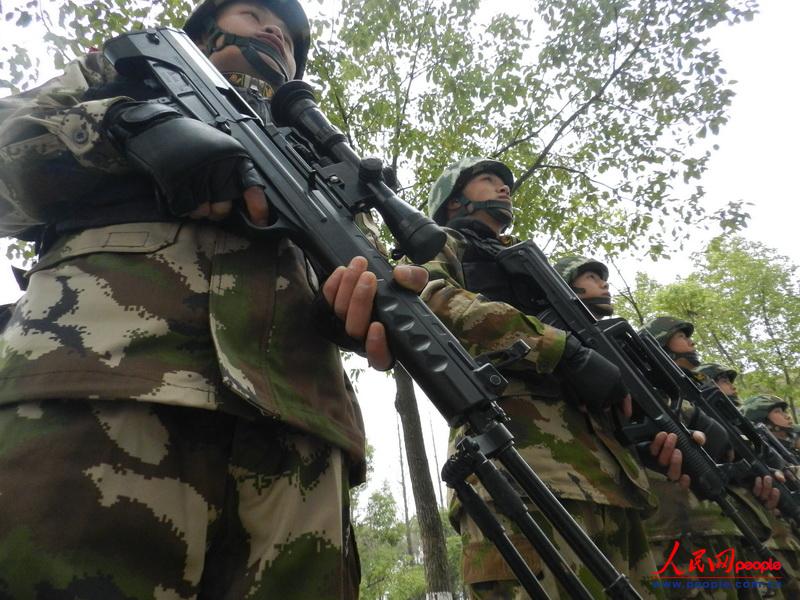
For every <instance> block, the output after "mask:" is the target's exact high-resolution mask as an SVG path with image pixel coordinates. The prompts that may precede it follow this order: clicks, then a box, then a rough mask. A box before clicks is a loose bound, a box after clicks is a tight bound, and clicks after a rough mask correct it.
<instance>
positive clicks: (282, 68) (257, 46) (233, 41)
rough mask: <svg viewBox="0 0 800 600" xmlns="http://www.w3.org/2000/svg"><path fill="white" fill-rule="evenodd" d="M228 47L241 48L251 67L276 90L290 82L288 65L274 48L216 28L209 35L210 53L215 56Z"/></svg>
mask: <svg viewBox="0 0 800 600" xmlns="http://www.w3.org/2000/svg"><path fill="white" fill-rule="evenodd" d="M220 39H222V45H221V46H219V47H217V42H218V41H219V40H220ZM228 46H236V47H237V48H239V50H240V51H241V53H242V56H243V57H244V58H245V60H246V61H247V62H248V63H249V64H250V66H251V67H253V69H255V70H256V72H257V73H258V74H259V75H260V76H261V77H263V78H264V80H266V81H267V82H269V83H270V84H272V85H273V86H274V87H275V89H277V88H279V87H280V86H282V85H283V84H284V83H286V82H287V81H289V75H288V73H287V71H286V63H285V62H284V60H283V56H281V53H280V52H279V51H278V50H277V49H276V48H275V47H274V46H271V45H270V44H267V43H265V42H262V41H261V40H257V39H255V38H251V37H244V36H241V35H236V34H233V33H228V32H227V31H223V30H222V29H220V28H219V27H214V29H213V30H212V31H211V33H210V35H209V38H208V43H207V44H206V49H207V50H208V53H209V54H213V53H214V52H219V51H220V50H222V49H223V48H226V47H228ZM261 54H265V55H267V56H269V57H270V58H271V59H272V60H273V62H274V63H275V64H276V65H277V67H278V69H279V70H276V69H275V68H274V67H273V66H272V65H271V64H268V63H267V62H266V61H265V60H264V59H263V58H262V57H261Z"/></svg>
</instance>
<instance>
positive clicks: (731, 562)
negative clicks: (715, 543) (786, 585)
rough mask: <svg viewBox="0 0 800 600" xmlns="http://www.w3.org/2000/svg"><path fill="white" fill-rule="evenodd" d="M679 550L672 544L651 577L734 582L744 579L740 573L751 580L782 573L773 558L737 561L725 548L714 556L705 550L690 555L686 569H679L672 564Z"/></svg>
mask: <svg viewBox="0 0 800 600" xmlns="http://www.w3.org/2000/svg"><path fill="white" fill-rule="evenodd" d="M680 546H681V543H680V542H679V541H678V540H675V545H674V546H672V551H671V552H670V554H669V558H667V560H666V562H665V563H664V565H663V566H662V567H661V568H660V569H659V570H658V571H654V572H653V575H656V576H659V577H661V578H669V579H682V578H687V579H689V578H691V579H698V578H701V579H709V578H714V579H718V578H719V579H737V578H742V577H744V576H743V575H739V573H742V572H747V573H752V574H753V575H750V577H752V576H754V575H755V576H760V577H763V576H764V574H765V573H772V571H780V570H781V563H780V561H777V560H774V559H773V558H770V559H769V560H764V561H749V560H747V561H742V560H736V552H735V550H734V549H733V548H726V549H725V550H723V551H722V552H719V553H717V554H716V555H711V554H708V552H707V551H706V549H705V548H701V549H699V550H695V551H694V552H692V554H691V558H690V559H689V563H688V564H687V565H685V566H683V565H678V564H676V562H675V555H676V554H677V553H678V549H679V548H680ZM668 571H669V572H668ZM773 576H774V575H773Z"/></svg>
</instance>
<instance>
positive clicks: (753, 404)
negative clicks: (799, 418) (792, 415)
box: [741, 395, 800, 599]
mask: <svg viewBox="0 0 800 600" xmlns="http://www.w3.org/2000/svg"><path fill="white" fill-rule="evenodd" d="M787 406H788V404H787V403H786V402H784V401H783V400H781V399H780V398H778V397H777V396H770V395H759V396H755V397H753V398H748V399H747V400H746V401H745V402H744V404H743V406H742V408H741V410H742V413H743V414H744V415H745V416H746V417H747V418H748V419H750V420H751V421H753V422H754V423H765V424H767V425H768V426H769V427H771V428H772V429H773V432H774V433H780V432H777V431H774V430H775V429H777V428H776V426H775V425H773V424H772V423H771V422H770V421H769V419H767V415H768V414H769V412H770V411H771V410H772V409H773V408H776V407H783V408H786V407H787ZM794 429H795V431H796V430H797V426H796V425H795V426H794ZM784 433H786V432H784ZM779 440H780V438H779ZM780 441H781V442H783V443H785V440H780ZM790 449H791V447H790ZM767 518H768V519H769V522H770V528H771V530H772V535H771V536H770V538H769V539H768V540H767V541H766V542H765V544H766V546H767V548H769V549H770V550H771V551H773V552H774V553H775V554H776V556H777V557H778V558H779V559H780V561H781V563H782V564H783V567H784V569H785V570H786V571H787V572H788V573H789V575H790V576H791V577H792V581H790V582H784V585H783V588H782V590H781V593H775V594H774V595H770V596H768V597H770V598H773V597H774V598H779V597H784V598H787V599H791V598H800V583H799V582H800V539H798V537H797V535H796V534H795V533H794V531H793V530H792V528H791V527H790V526H789V525H788V524H787V523H786V521H785V520H783V519H780V518H778V517H775V516H774V515H771V514H767Z"/></svg>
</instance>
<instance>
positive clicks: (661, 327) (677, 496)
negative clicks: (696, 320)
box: [644, 317, 769, 600]
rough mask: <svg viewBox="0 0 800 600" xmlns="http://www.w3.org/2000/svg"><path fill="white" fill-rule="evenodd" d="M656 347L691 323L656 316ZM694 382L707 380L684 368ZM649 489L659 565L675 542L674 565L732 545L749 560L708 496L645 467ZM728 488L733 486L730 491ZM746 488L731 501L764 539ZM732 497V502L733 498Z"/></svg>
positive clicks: (718, 599) (726, 592)
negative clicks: (700, 496)
mask: <svg viewBox="0 0 800 600" xmlns="http://www.w3.org/2000/svg"><path fill="white" fill-rule="evenodd" d="M645 329H646V330H648V331H649V332H650V333H651V334H653V336H654V337H655V338H656V340H657V341H658V342H660V343H661V345H662V346H666V344H667V342H668V340H669V338H670V337H671V336H672V334H673V333H675V332H676V331H679V330H680V331H684V332H685V333H686V335H687V336H691V334H692V333H693V332H694V326H693V325H692V324H691V323H688V322H686V321H681V320H679V319H676V318H674V317H659V318H657V319H654V320H653V321H651V322H649V323H648V324H646V325H645ZM686 373H687V375H688V376H690V377H691V378H693V379H694V380H695V381H696V382H697V383H698V385H700V386H701V387H702V386H705V385H708V384H709V383H710V382H709V380H708V378H707V377H705V376H704V375H703V374H702V373H697V372H691V371H686ZM646 472H647V477H648V479H649V480H650V484H651V486H652V488H653V491H654V492H655V493H656V494H657V495H658V498H659V505H658V510H657V511H656V512H655V513H654V514H653V515H652V516H650V517H648V518H647V519H646V520H645V522H644V526H645V530H646V531H647V537H648V540H650V543H651V546H652V548H653V553H654V555H655V556H656V562H658V563H659V565H663V564H664V563H665V562H666V560H667V558H668V557H669V555H670V553H671V551H672V548H673V545H674V543H675V541H676V540H677V541H679V542H680V550H679V552H678V554H677V555H676V557H675V562H676V564H679V565H687V564H688V563H689V560H690V559H691V557H692V553H694V552H696V551H700V550H705V552H706V555H707V556H715V555H716V554H718V553H720V552H722V551H724V550H726V549H728V548H733V549H734V551H735V553H736V556H737V557H741V558H742V559H744V560H747V559H748V557H749V559H750V560H753V559H754V558H755V557H754V555H753V552H752V551H751V550H750V549H749V548H748V547H747V545H746V543H745V542H744V540H743V538H742V534H741V532H740V531H739V529H738V528H737V527H736V525H734V523H733V522H732V521H731V520H730V519H729V518H728V517H726V516H725V515H724V514H723V512H722V510H721V509H720V508H719V506H718V505H717V504H716V503H714V502H712V501H710V500H699V499H698V498H697V496H695V495H694V494H693V493H692V492H691V491H689V490H684V489H681V488H680V487H679V486H676V485H674V484H673V483H672V482H670V481H668V480H667V479H666V477H664V476H663V475H662V474H660V473H658V472H656V471H652V470H650V469H647V470H646ZM732 491H733V490H732ZM749 495H750V494H749V491H746V490H737V491H736V493H735V495H733V496H734V497H733V498H732V500H734V501H735V502H736V504H737V508H738V509H739V510H740V512H741V513H742V514H743V516H745V517H746V518H747V520H748V522H750V524H751V526H753V527H755V529H756V531H758V532H759V533H761V534H762V535H763V537H764V538H766V536H768V535H769V530H768V529H767V527H768V525H767V523H766V521H764V517H763V511H762V510H761V509H760V508H759V507H757V506H753V505H752V504H750V503H749V501H748V500H744V499H745V498H747V496H749ZM737 500H738V502H737ZM666 595H667V597H668V598H674V599H679V598H680V599H683V598H698V599H701V598H702V599H709V600H711V599H713V600H723V599H724V600H735V599H737V598H739V599H742V600H745V599H748V600H750V599H752V600H755V599H757V598H759V597H760V595H759V594H758V593H757V592H755V591H753V590H749V589H740V590H739V591H738V592H737V590H736V589H735V587H731V588H730V589H719V590H702V589H699V588H696V589H692V590H688V589H667V591H666Z"/></svg>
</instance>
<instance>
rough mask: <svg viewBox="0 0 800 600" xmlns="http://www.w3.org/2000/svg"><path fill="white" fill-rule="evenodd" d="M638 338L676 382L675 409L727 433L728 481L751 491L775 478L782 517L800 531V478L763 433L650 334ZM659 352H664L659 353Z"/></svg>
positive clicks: (642, 334) (641, 334) (722, 395)
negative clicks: (696, 411) (692, 411)
mask: <svg viewBox="0 0 800 600" xmlns="http://www.w3.org/2000/svg"><path fill="white" fill-rule="evenodd" d="M639 335H640V337H641V338H642V341H643V342H644V343H645V344H646V345H647V346H649V347H650V349H651V350H652V351H653V353H654V354H655V355H657V356H658V357H659V363H660V366H661V368H662V369H663V370H664V371H665V372H667V373H668V374H669V375H668V376H669V377H670V379H671V380H672V381H674V382H675V385H676V388H675V391H674V392H673V394H672V395H671V398H672V399H673V400H672V405H673V407H674V406H677V405H678V403H680V402H688V403H689V404H691V405H692V406H695V407H697V408H700V410H702V411H703V412H704V413H705V414H706V415H708V416H709V417H711V418H713V419H714V420H716V421H717V422H718V423H719V424H720V425H722V427H724V428H725V430H726V431H727V433H728V442H729V443H730V444H731V447H732V448H733V452H734V459H733V460H732V461H730V462H727V463H724V464H723V465H720V468H723V469H725V472H726V477H727V480H728V481H729V482H738V483H743V484H744V485H746V486H748V487H749V486H750V485H752V483H753V479H754V478H756V477H765V476H770V477H772V479H773V487H775V488H777V489H778V490H780V499H779V500H778V509H779V510H780V515H781V517H782V518H784V519H786V520H787V521H789V523H790V524H791V525H792V527H793V528H794V529H795V530H798V529H799V528H798V526H799V525H800V493H798V485H797V478H796V477H794V474H793V473H792V472H791V471H790V470H789V469H788V468H787V467H788V464H787V461H786V460H785V459H784V458H783V456H782V455H781V454H780V453H779V452H778V451H777V450H776V448H775V447H773V445H772V444H770V443H769V441H768V438H767V437H766V436H765V435H764V434H763V432H760V431H759V430H758V429H757V428H756V426H755V425H754V424H753V423H752V422H751V421H750V420H749V419H748V418H747V417H745V416H744V415H743V414H742V413H741V412H740V411H739V409H738V408H737V407H736V405H735V404H734V403H733V402H732V401H731V399H730V398H728V397H727V396H726V395H725V394H724V393H722V391H721V390H720V389H719V388H718V387H717V386H716V385H714V384H713V383H712V384H711V385H708V386H704V387H701V386H700V385H699V384H698V382H696V381H695V380H694V379H692V378H690V377H689V376H688V375H687V374H686V373H685V372H684V371H683V370H682V369H681V368H680V367H678V365H676V364H675V362H674V361H673V360H672V359H670V358H669V356H667V354H666V353H665V352H664V351H663V350H661V346H660V345H659V343H658V342H657V341H656V339H655V338H654V337H653V336H652V335H651V334H650V333H649V332H646V331H642V332H640V333H639ZM658 350H661V351H660V352H658ZM766 433H769V431H767V432H766ZM776 469H777V470H780V471H782V472H784V474H785V475H786V477H787V482H786V483H784V482H781V481H779V480H778V479H776V478H775V477H774V476H773V471H774V470H776Z"/></svg>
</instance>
